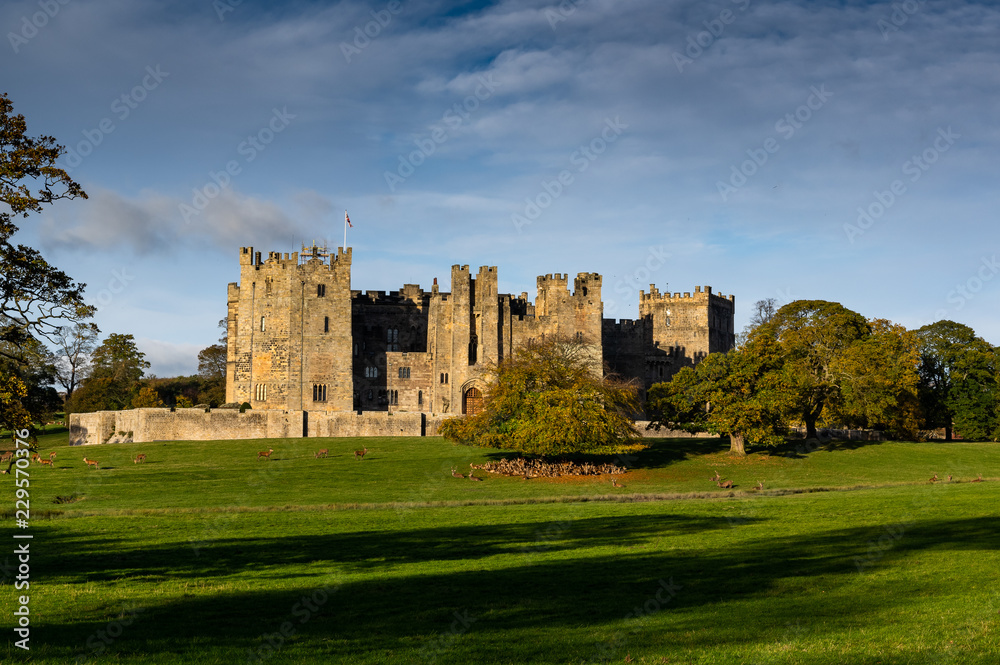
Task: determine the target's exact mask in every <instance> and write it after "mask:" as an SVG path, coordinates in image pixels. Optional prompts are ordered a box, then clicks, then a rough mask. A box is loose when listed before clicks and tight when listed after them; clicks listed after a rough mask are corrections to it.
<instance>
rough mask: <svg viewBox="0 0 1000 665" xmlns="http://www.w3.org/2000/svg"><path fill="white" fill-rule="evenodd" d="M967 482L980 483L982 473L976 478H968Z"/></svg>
mask: <svg viewBox="0 0 1000 665" xmlns="http://www.w3.org/2000/svg"><path fill="white" fill-rule="evenodd" d="M969 482H970V483H981V482H983V474H979V477H978V478H976V479H974V480H970V481H969Z"/></svg>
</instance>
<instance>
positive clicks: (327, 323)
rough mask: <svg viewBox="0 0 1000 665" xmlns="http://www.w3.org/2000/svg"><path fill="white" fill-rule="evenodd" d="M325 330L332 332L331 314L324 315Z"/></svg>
mask: <svg viewBox="0 0 1000 665" xmlns="http://www.w3.org/2000/svg"><path fill="white" fill-rule="evenodd" d="M323 332H325V333H328V332H330V317H329V316H324V317H323Z"/></svg>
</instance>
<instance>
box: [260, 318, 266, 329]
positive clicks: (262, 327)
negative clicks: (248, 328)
mask: <svg viewBox="0 0 1000 665" xmlns="http://www.w3.org/2000/svg"><path fill="white" fill-rule="evenodd" d="M264 321H266V317H263V316H262V317H260V331H261V332H264V330H265V328H266V326H265V325H264Z"/></svg>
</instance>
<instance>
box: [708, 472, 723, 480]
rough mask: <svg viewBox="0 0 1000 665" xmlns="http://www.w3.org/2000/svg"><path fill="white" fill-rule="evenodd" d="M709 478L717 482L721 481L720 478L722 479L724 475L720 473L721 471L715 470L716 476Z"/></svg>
mask: <svg viewBox="0 0 1000 665" xmlns="http://www.w3.org/2000/svg"><path fill="white" fill-rule="evenodd" d="M709 480H711V481H712V482H713V483H717V482H719V481H720V480H722V476H720V475H719V472H718V471H716V472H715V477H714V478H709Z"/></svg>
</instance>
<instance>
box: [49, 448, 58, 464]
mask: <svg viewBox="0 0 1000 665" xmlns="http://www.w3.org/2000/svg"><path fill="white" fill-rule="evenodd" d="M55 459H56V452H55V451H54V450H53V451H52V452H51V453H49V461H50V462H54V461H55Z"/></svg>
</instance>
